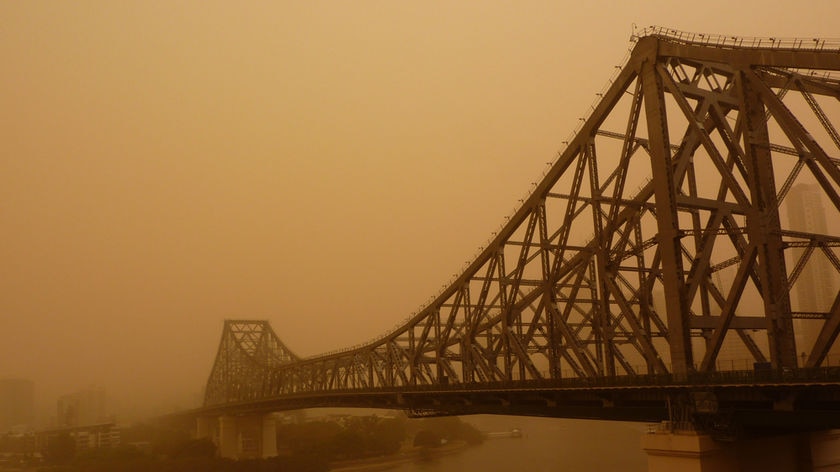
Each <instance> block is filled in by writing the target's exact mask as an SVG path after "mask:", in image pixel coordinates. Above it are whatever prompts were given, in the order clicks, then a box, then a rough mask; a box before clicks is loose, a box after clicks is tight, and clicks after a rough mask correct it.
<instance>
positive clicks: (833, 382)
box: [185, 367, 840, 437]
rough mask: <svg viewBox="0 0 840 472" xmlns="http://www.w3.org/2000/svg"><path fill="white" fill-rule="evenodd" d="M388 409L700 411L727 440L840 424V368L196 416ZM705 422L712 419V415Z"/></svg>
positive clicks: (380, 392) (294, 403) (339, 394)
mask: <svg viewBox="0 0 840 472" xmlns="http://www.w3.org/2000/svg"><path fill="white" fill-rule="evenodd" d="M322 407H340V408H380V409H395V410H403V411H405V412H406V414H407V415H408V416H409V417H427V416H447V415H472V414H498V415H523V416H542V417H556V418H580V419H600V420H615V421H637V422H649V423H659V422H662V421H675V420H676V421H679V418H680V417H681V416H682V415H688V414H693V416H694V421H699V422H703V423H704V424H703V425H702V426H703V427H704V429H706V430H711V431H712V432H713V434H715V435H719V436H720V437H726V436H729V435H731V434H738V435H739V436H741V437H744V436H756V435H767V434H772V433H773V432H786V433H790V432H795V431H821V430H827V429H834V428H840V367H829V368H812V369H793V370H786V371H725V372H715V373H712V374H692V375H690V376H688V377H687V378H686V379H685V380H683V381H680V380H677V379H675V378H674V377H673V376H671V375H639V376H619V377H614V378H606V377H599V378H584V379H579V378H569V379H558V380H526V381H516V382H492V383H476V384H453V385H417V386H405V387H398V388H373V389H339V390H328V391H313V392H300V393H292V394H285V395H280V396H276V397H269V398H261V399H254V400H244V401H238V402H231V403H226V404H220V405H210V406H205V407H202V408H198V409H195V410H192V411H190V412H185V414H186V415H188V416H192V417H198V416H222V415H234V416H245V415H260V414H265V413H270V412H279V411H288V410H296V409H305V408H322ZM704 420H705V421H704Z"/></svg>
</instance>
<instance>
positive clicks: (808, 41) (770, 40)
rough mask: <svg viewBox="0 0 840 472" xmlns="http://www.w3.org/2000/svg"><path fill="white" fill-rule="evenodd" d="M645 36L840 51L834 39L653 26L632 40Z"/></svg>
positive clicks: (707, 43) (726, 44)
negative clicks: (715, 32)
mask: <svg viewBox="0 0 840 472" xmlns="http://www.w3.org/2000/svg"><path fill="white" fill-rule="evenodd" d="M645 36H657V37H660V38H664V39H667V40H673V41H677V42H683V43H694V44H702V45H704V46H715V47H722V48H733V47H737V48H756V49H758V48H763V49H768V48H769V49H789V50H811V51H822V50H840V39H834V38H827V39H824V38H777V37H749V36H730V35H725V34H707V33H693V32H689V31H680V30H676V29H673V28H665V27H662V26H655V25H654V26H647V27H645V28H643V29H642V30H640V31H634V32H633V36H632V38H635V39H638V38H642V37H645Z"/></svg>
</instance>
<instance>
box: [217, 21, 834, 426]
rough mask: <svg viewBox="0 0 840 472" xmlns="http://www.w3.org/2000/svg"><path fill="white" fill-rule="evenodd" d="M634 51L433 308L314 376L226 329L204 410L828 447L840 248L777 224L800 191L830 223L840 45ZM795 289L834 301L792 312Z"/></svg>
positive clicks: (667, 42)
mask: <svg viewBox="0 0 840 472" xmlns="http://www.w3.org/2000/svg"><path fill="white" fill-rule="evenodd" d="M633 43H634V46H633V47H632V51H631V52H630V54H629V55H628V58H627V61H626V64H625V65H624V66H623V67H622V68H620V70H619V71H618V72H617V74H616V75H615V76H614V78H613V79H612V80H611V81H610V84H609V86H608V87H607V88H606V89H605V91H604V92H603V93H602V94H599V97H600V99H599V101H598V102H597V103H596V105H595V106H594V107H593V110H592V112H591V113H590V115H589V116H588V118H585V119H582V124H581V126H580V128H579V130H578V131H577V132H576V134H575V135H574V137H573V138H572V139H571V140H570V141H568V142H567V143H566V144H567V145H566V147H565V149H564V150H563V151H562V152H561V153H560V154H559V155H558V157H557V159H556V161H555V162H554V163H553V165H552V166H551V167H550V169H549V170H548V171H547V172H546V174H545V175H544V178H543V179H542V180H541V181H540V182H539V183H538V184H535V186H534V187H533V189H532V191H531V193H530V196H529V197H528V198H526V199H525V200H524V202H523V203H522V205H521V207H519V208H518V210H517V211H516V212H515V214H514V215H513V216H511V217H510V218H509V220H508V221H507V223H506V225H504V226H503V228H502V229H501V230H500V231H499V232H498V233H497V234H496V236H495V238H494V239H493V240H492V241H491V242H490V243H489V244H488V245H487V246H486V247H485V248H483V250H482V251H481V252H480V254H479V255H478V256H477V257H476V258H475V259H474V260H473V261H472V262H471V263H470V264H468V265H467V266H466V267H465V268H464V270H463V271H462V272H461V273H460V274H459V275H458V276H457V277H456V278H455V279H454V280H452V282H451V283H450V284H449V285H448V286H447V287H446V288H445V289H444V290H443V291H442V292H441V293H440V294H438V295H437V296H436V298H434V299H433V301H431V302H430V303H428V305H427V306H425V307H424V308H423V309H422V310H420V311H419V312H417V313H416V314H414V315H413V316H411V317H410V318H409V319H408V320H406V321H405V322H404V323H403V324H402V325H401V326H399V327H398V328H397V329H395V330H393V331H391V332H389V333H387V334H385V335H383V336H381V337H379V338H378V339H376V340H374V341H371V342H369V343H367V344H364V345H360V346H357V347H354V348H349V349H345V350H341V351H336V352H332V353H328V354H324V355H320V356H315V357H308V358H301V357H299V356H297V355H295V354H294V353H293V352H292V351H291V350H289V349H288V348H287V347H286V345H285V344H284V343H283V342H282V341H281V340H280V339H279V338H278V336H277V335H276V334H275V333H274V331H273V330H272V329H271V327H270V326H269V325H268V323H267V322H266V321H255V320H229V321H226V322H225V325H224V332H223V334H222V339H221V343H220V345H219V350H218V354H217V357H216V360H215V364H214V366H213V369H212V372H211V374H210V377H209V380H208V382H207V387H206V397H205V403H204V406H203V407H202V409H201V411H202V412H204V413H206V414H212V413H214V412H216V413H221V412H228V413H230V412H234V413H236V412H238V413H241V414H245V413H248V412H260V411H262V412H265V411H272V410H283V409H295V408H306V407H317V406H357V407H381V408H398V409H403V410H406V411H407V412H409V414H410V415H413V416H423V415H450V414H470V413H502V414H522V415H543V416H556V417H586V418H603V419H615V420H644V421H657V420H662V419H668V418H670V419H671V420H673V421H688V422H692V423H694V424H695V425H699V426H702V427H708V428H712V429H714V428H723V429H731V428H734V427H737V428H744V429H749V428H758V429H762V428H764V429H766V428H775V429H781V430H797V429H799V430H806V429H820V428H828V427H840V359H838V358H834V359H833V362H832V357H831V354H832V353H835V351H834V350H833V349H834V347H835V344H838V353H840V343H836V342H835V340H836V338H837V335H838V331H840V291H838V288H837V286H838V284H837V282H835V277H837V275H836V274H837V273H838V272H840V257H838V254H840V253H838V250H839V249H838V248H840V237H838V236H837V235H831V234H825V233H826V232H827V231H826V230H825V229H824V228H815V227H813V226H808V225H807V224H806V225H802V224H799V225H798V226H797V225H796V224H792V223H790V222H791V221H793V220H794V219H795V218H793V217H792V216H791V215H789V214H788V213H798V212H807V211H817V210H819V208H818V207H817V208H815V207H814V205H813V203H812V204H809V205H800V207H795V206H791V205H792V204H786V202H788V201H789V200H791V199H792V198H793V197H792V195H793V193H795V192H796V188H797V184H800V183H807V184H811V188H813V189H816V192H817V193H818V194H819V195H820V196H821V198H822V200H823V201H824V202H825V206H826V208H825V210H824V213H825V214H826V215H828V216H827V217H826V218H827V219H829V220H831V218H836V217H837V216H838V215H840V134H838V132H837V129H836V126H835V124H834V123H835V121H836V120H837V117H838V115H840V73H839V72H840V42H832V41H824V40H816V39H815V40H811V39H807V40H780V39H774V38H768V39H758V38H756V39H744V38H737V37H725V36H713V35H706V36H704V35H702V34H689V33H683V32H678V31H674V30H669V29H663V28H653V27H652V28H649V29H646V30H645V31H644V32H642V33H641V34H638V35H634V38H633ZM791 208H793V209H791ZM820 211H822V210H820ZM786 216H787V217H786ZM809 271H811V273H816V274H817V277H816V278H814V277H812V278H811V279H806V277H805V275H803V274H806V273H809ZM815 271H816V272H815ZM803 284H808V285H813V284H818V285H822V286H825V285H828V286H829V294H830V296H829V297H828V298H825V297H823V298H825V299H824V300H817V301H814V300H810V301H806V300H803V299H802V298H804V297H802V296H799V297H798V298H797V295H796V293H797V288H798V287H800V286H802V285H803ZM815 303H816V305H817V306H814V304H815ZM739 356H740V357H739ZM736 357H737V358H738V359H741V361H739V363H738V365H736V363H735V360H734V359H735V358H736ZM726 359H730V360H729V361H727V360H726Z"/></svg>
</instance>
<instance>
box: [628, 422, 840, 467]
mask: <svg viewBox="0 0 840 472" xmlns="http://www.w3.org/2000/svg"><path fill="white" fill-rule="evenodd" d="M642 448H643V449H644V450H645V452H646V453H647V455H648V471H649V472H664V471H675V470H679V471H681V472H707V471H714V472H753V471H756V472H759V471H761V472H763V471H768V470H778V471H795V472H828V471H830V470H832V471H833V470H838V469H840V430H831V431H822V432H818V433H810V434H809V433H803V434H795V435H787V436H778V437H771V438H763V439H751V440H741V441H733V442H720V441H715V440H714V439H712V437H711V436H709V435H708V434H703V433H698V432H696V431H667V430H659V431H655V432H651V433H649V434H646V435H644V436H643V437H642Z"/></svg>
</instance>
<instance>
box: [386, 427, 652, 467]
mask: <svg viewBox="0 0 840 472" xmlns="http://www.w3.org/2000/svg"><path fill="white" fill-rule="evenodd" d="M463 419H464V420H465V421H466V422H468V423H471V424H472V425H474V426H476V427H477V428H478V429H480V430H482V431H487V432H501V431H510V430H512V429H513V428H519V429H520V430H521V431H522V437H521V438H504V439H488V440H486V441H485V442H484V444H482V445H480V446H476V447H471V448H467V449H465V450H463V451H461V452H458V453H455V454H451V455H446V456H442V457H437V458H434V459H429V460H425V461H418V462H413V463H407V464H402V465H400V466H398V467H396V468H393V469H390V471H391V472H421V471H422V472H472V471H476V472H478V471H481V472H496V471H498V472H518V471H527V472H562V471H570V472H571V471H589V470H592V471H616V472H619V471H620V472H644V471H646V470H647V459H646V457H645V454H644V452H643V451H642V449H641V445H640V444H641V436H642V434H643V433H644V432H645V430H646V429H647V425H645V424H642V423H625V422H617V421H594V420H569V419H556V418H532V417H522V416H490V415H478V416H467V417H464V418H463Z"/></svg>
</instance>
